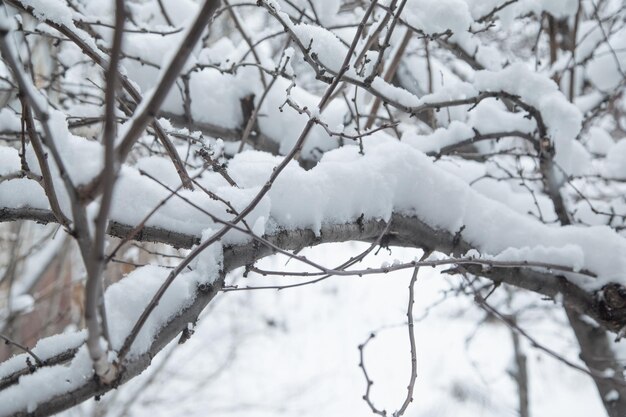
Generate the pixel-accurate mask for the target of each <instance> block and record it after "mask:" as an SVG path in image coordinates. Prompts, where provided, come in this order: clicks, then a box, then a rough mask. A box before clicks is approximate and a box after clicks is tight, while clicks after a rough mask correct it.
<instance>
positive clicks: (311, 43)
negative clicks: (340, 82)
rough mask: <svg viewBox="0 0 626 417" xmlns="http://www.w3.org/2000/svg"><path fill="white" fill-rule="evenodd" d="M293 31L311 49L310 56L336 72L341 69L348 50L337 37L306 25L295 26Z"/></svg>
mask: <svg viewBox="0 0 626 417" xmlns="http://www.w3.org/2000/svg"><path fill="white" fill-rule="evenodd" d="M291 30H292V31H293V32H294V34H295V35H296V36H297V37H298V39H299V40H300V42H302V44H303V45H304V47H305V48H310V51H309V55H311V56H312V57H314V58H317V59H318V60H319V61H320V62H321V63H322V64H323V65H324V66H325V67H327V68H329V69H331V70H333V71H335V72H338V71H339V70H340V69H341V64H342V63H343V60H344V58H345V56H346V54H347V52H348V48H346V46H345V45H344V44H342V43H341V41H340V40H339V38H337V36H336V35H334V34H333V33H332V32H330V31H328V30H326V29H324V28H321V27H319V26H314V25H308V24H306V23H300V24H298V25H293V26H292V27H291Z"/></svg>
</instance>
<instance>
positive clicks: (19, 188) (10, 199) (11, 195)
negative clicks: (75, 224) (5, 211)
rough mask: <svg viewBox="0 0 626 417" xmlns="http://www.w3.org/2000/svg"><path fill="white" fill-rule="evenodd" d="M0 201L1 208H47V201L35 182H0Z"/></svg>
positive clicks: (21, 179)
mask: <svg viewBox="0 0 626 417" xmlns="http://www.w3.org/2000/svg"><path fill="white" fill-rule="evenodd" d="M0 201H2V206H3V207H8V208H21V207H31V208H38V209H47V208H49V207H50V206H49V204H48V199H47V198H46V194H45V193H44V191H43V188H41V186H40V185H39V183H37V181H33V180H29V179H27V178H18V179H14V180H10V181H2V182H0Z"/></svg>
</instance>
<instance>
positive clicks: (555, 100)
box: [474, 63, 586, 173]
mask: <svg viewBox="0 0 626 417" xmlns="http://www.w3.org/2000/svg"><path fill="white" fill-rule="evenodd" d="M474 85H475V86H476V88H478V89H479V90H481V91H495V92H497V91H504V92H507V93H509V94H513V95H516V96H519V97H521V99H522V100H523V101H524V102H526V103H527V104H529V105H531V106H533V107H534V108H535V109H537V110H538V111H539V112H540V113H541V117H542V119H543V122H544V123H545V126H546V129H547V134H548V135H549V136H550V138H551V139H552V140H553V141H554V145H555V148H556V157H555V161H556V162H557V164H558V165H559V166H560V167H561V168H562V169H563V170H564V171H565V172H566V173H572V172H573V171H574V170H576V172H580V171H581V170H584V167H585V164H586V163H585V158H586V155H585V150H584V148H582V147H581V146H576V142H575V141H574V139H575V138H576V136H577V135H578V133H579V132H580V129H581V126H582V114H581V113H580V111H579V110H578V108H577V107H576V106H574V105H573V104H572V103H570V102H569V101H568V100H567V99H566V98H565V96H564V95H563V93H561V91H560V90H559V88H558V86H557V85H556V83H554V81H552V80H551V79H549V78H548V77H546V76H545V75H542V74H538V73H535V72H533V71H531V70H530V69H529V68H528V67H527V66H526V65H524V64H523V63H516V64H513V65H511V66H509V67H507V68H505V69H503V70H501V71H498V72H493V71H479V72H477V73H476V77H475V81H474Z"/></svg>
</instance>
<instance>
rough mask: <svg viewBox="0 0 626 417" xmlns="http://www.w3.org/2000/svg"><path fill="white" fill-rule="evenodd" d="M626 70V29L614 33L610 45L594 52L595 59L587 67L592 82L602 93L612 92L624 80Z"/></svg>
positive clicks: (607, 44) (605, 45) (604, 44)
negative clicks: (625, 70) (625, 69)
mask: <svg viewBox="0 0 626 417" xmlns="http://www.w3.org/2000/svg"><path fill="white" fill-rule="evenodd" d="M624 68H626V28H622V29H621V30H619V31H617V32H616V33H614V34H613V35H612V36H611V37H610V39H609V41H608V43H606V42H605V43H602V45H600V47H598V48H597V49H596V50H595V51H594V58H593V59H592V60H591V61H590V62H589V65H587V67H586V71H587V75H588V76H589V78H590V79H591V81H592V82H593V83H594V84H595V85H596V86H597V87H598V88H599V89H600V90H602V91H604V92H607V93H609V92H612V90H613V89H614V88H616V87H617V86H618V85H619V83H620V82H622V80H623V74H624V73H623V71H624Z"/></svg>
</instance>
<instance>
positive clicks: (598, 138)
mask: <svg viewBox="0 0 626 417" xmlns="http://www.w3.org/2000/svg"><path fill="white" fill-rule="evenodd" d="M585 145H586V146H587V149H589V151H590V152H593V153H595V154H598V155H606V154H607V153H608V152H609V149H611V147H612V146H613V145H615V141H614V140H613V138H612V137H611V135H609V133H608V132H607V131H606V130H605V129H602V128H600V127H596V126H593V127H590V128H589V132H588V133H587V142H586V143H585Z"/></svg>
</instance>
